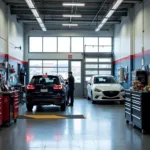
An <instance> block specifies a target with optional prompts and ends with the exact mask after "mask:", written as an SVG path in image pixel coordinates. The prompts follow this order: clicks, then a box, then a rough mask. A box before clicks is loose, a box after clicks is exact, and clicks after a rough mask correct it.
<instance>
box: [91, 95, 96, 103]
mask: <svg viewBox="0 0 150 150" xmlns="http://www.w3.org/2000/svg"><path fill="white" fill-rule="evenodd" d="M91 100H92V104H95V101H94V100H93V93H92V92H91Z"/></svg>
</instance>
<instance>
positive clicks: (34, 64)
mask: <svg viewBox="0 0 150 150" xmlns="http://www.w3.org/2000/svg"><path fill="white" fill-rule="evenodd" d="M29 66H30V67H42V60H30V61H29Z"/></svg>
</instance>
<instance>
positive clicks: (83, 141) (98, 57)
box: [0, 0, 150, 150]
mask: <svg viewBox="0 0 150 150" xmlns="http://www.w3.org/2000/svg"><path fill="white" fill-rule="evenodd" d="M149 14H150V1H149V0H0V87H1V88H0V150H10V149H11V150H149V149H150V142H149V141H150V136H149V132H146V133H145V129H146V131H150V126H149V125H150V112H149V107H150V106H149V103H150V102H149V99H148V97H149V91H150V76H149V73H150V59H149V57H150V43H149V36H150V35H149V33H150V29H149V24H150V19H149ZM69 71H72V72H73V76H74V78H75V93H74V96H75V102H74V106H73V107H67V108H66V110H65V111H64V112H62V111H60V109H59V107H57V106H55V105H52V106H43V107H38V106H37V107H36V106H34V108H33V111H32V112H28V111H27V109H26V93H25V89H26V86H27V85H28V84H29V82H30V81H31V79H32V77H33V76H34V75H43V74H50V75H55V74H60V75H61V76H62V77H63V78H64V79H67V78H68V72H69ZM93 75H112V76H114V77H115V78H116V80H117V81H118V82H119V83H120V84H121V86H122V87H123V88H124V89H125V102H124V103H123V104H120V103H118V102H112V101H111V102H107V103H105V102H104V103H100V102H97V103H96V104H92V101H91V100H87V85H88V84H90V79H91V77H92V76H93ZM12 88H13V89H14V91H10V89H12ZM130 89H132V90H130ZM15 90H17V91H19V95H18V94H17V93H16V91H15ZM110 90H111V85H110ZM8 91H9V93H8ZM12 94H13V98H14V103H15V108H17V109H19V110H18V113H19V114H18V115H19V116H18V115H17V114H15V113H14V114H13V117H14V118H15V120H14V122H15V123H13V124H11V121H10V122H9V123H10V124H9V126H8V124H7V127H3V120H4V118H3V116H6V115H8V116H9V117H8V118H9V120H11V118H10V116H12V114H11V110H12V108H11V107H10V106H8V107H6V105H5V104H6V103H7V102H8V101H9V97H10V95H11V96H12ZM11 98H12V97H11ZM18 102H19V103H18ZM2 105H4V106H2ZM6 110H7V111H6ZM135 111H136V112H135ZM134 113H136V114H137V115H138V116H136V115H135V114H134Z"/></svg>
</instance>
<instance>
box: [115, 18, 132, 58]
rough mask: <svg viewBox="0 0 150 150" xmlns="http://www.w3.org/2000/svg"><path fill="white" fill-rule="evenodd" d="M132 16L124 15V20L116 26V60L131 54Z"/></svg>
mask: <svg viewBox="0 0 150 150" xmlns="http://www.w3.org/2000/svg"><path fill="white" fill-rule="evenodd" d="M130 28H131V25H130V18H129V17H123V18H122V22H121V24H119V25H116V26H115V28H114V54H115V60H118V59H120V58H123V57H126V56H129V55H130V54H131V44H130V43H131V37H130V35H131V32H130Z"/></svg>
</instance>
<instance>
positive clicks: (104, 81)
mask: <svg viewBox="0 0 150 150" xmlns="http://www.w3.org/2000/svg"><path fill="white" fill-rule="evenodd" d="M94 83H95V84H117V81H116V79H115V78H114V77H95V78H94Z"/></svg>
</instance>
